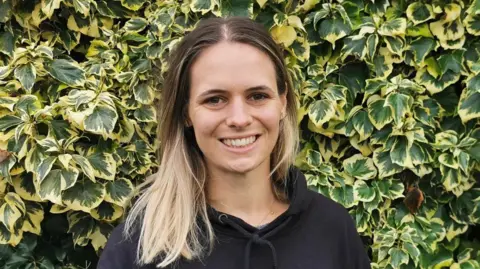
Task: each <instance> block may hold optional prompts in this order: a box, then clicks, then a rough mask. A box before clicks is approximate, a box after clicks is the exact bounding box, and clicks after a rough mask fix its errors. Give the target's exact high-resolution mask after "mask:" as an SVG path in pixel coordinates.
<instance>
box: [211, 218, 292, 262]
mask: <svg viewBox="0 0 480 269" xmlns="http://www.w3.org/2000/svg"><path fill="white" fill-rule="evenodd" d="M291 218H292V216H289V217H288V218H287V219H286V220H285V221H284V222H282V223H281V224H280V225H278V226H277V227H275V228H274V229H273V230H271V231H270V232H268V233H266V234H265V235H263V236H262V237H260V236H259V234H258V233H257V232H255V233H249V232H248V231H247V230H245V229H244V228H243V227H242V226H240V225H239V224H237V223H235V222H234V221H232V220H230V219H229V218H228V216H227V215H225V214H221V215H220V216H219V217H218V220H219V221H220V222H221V223H227V224H229V225H230V226H232V227H233V228H235V229H236V230H237V231H239V232H240V233H242V234H243V235H244V236H245V237H246V238H249V240H248V243H247V245H246V246H245V252H244V262H245V264H244V267H243V268H244V269H249V268H250V252H251V249H252V244H253V243H255V244H258V245H267V246H268V247H270V250H271V251H272V260H273V269H278V259H277V251H276V249H275V247H274V246H273V244H272V243H271V242H270V241H268V240H267V239H266V238H268V237H270V236H272V235H274V234H275V233H277V232H278V231H280V230H281V229H282V228H283V227H285V226H286V225H287V224H288V222H289V221H290V219H291Z"/></svg>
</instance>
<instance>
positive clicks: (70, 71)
mask: <svg viewBox="0 0 480 269" xmlns="http://www.w3.org/2000/svg"><path fill="white" fill-rule="evenodd" d="M45 70H46V71H47V72H48V73H49V74H50V75H51V76H52V77H54V78H55V79H57V80H58V81H61V82H63V83H65V84H67V85H69V86H83V84H84V83H85V72H84V71H83V70H82V69H81V68H80V67H79V66H78V64H76V63H75V62H73V61H68V60H64V59H55V60H53V61H52V62H51V63H50V64H49V65H47V66H45Z"/></svg>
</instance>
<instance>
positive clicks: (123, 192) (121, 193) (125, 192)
mask: <svg viewBox="0 0 480 269" xmlns="http://www.w3.org/2000/svg"><path fill="white" fill-rule="evenodd" d="M105 190H106V193H105V201H107V202H110V203H114V204H116V205H119V206H121V207H125V206H126V203H127V202H128V200H129V199H130V198H131V196H132V194H133V190H134V187H133V184H132V182H131V181H129V180H126V179H123V178H120V179H116V180H114V181H110V182H107V183H106V184H105Z"/></svg>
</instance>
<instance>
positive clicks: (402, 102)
mask: <svg viewBox="0 0 480 269" xmlns="http://www.w3.org/2000/svg"><path fill="white" fill-rule="evenodd" d="M412 104H413V99H412V98H411V97H410V96H408V95H405V94H402V93H392V94H390V95H388V96H387V99H386V100H385V105H387V106H389V107H390V108H391V110H392V116H393V120H394V121H395V124H396V125H399V124H401V123H402V122H403V118H404V117H405V114H407V113H410V109H411V107H412Z"/></svg>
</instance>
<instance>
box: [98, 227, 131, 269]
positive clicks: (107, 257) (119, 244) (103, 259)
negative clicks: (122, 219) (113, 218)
mask: <svg viewBox="0 0 480 269" xmlns="http://www.w3.org/2000/svg"><path fill="white" fill-rule="evenodd" d="M124 229H125V223H121V224H119V225H117V226H116V227H115V228H114V229H113V230H112V232H111V233H110V236H109V237H108V240H107V244H106V245H105V247H104V249H103V251H102V253H101V255H100V259H99V261H98V266H97V268H98V269H110V268H112V269H113V268H116V269H121V268H136V267H134V264H135V259H136V253H137V245H138V234H137V233H133V234H132V235H131V236H126V235H125V234H124Z"/></svg>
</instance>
